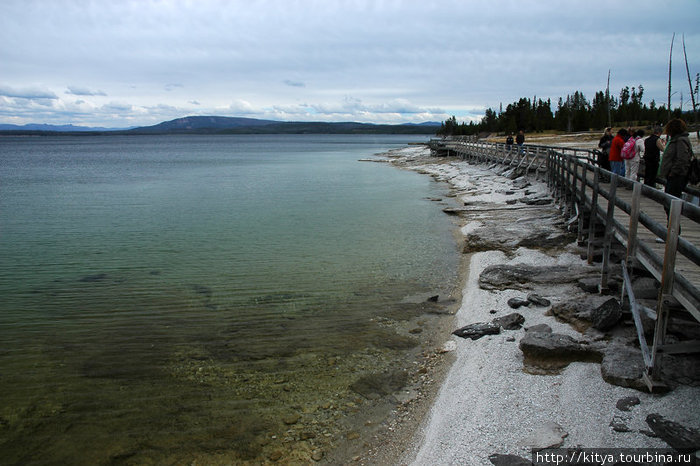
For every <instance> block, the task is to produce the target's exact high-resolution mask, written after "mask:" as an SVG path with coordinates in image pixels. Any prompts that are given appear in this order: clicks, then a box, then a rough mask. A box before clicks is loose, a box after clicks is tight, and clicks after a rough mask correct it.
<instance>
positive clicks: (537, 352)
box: [519, 331, 601, 374]
mask: <svg viewBox="0 0 700 466" xmlns="http://www.w3.org/2000/svg"><path fill="white" fill-rule="evenodd" d="M519 346H520V350H521V351H522V352H523V356H524V358H523V363H524V365H525V370H526V372H529V373H533V374H550V373H557V372H559V371H560V370H561V369H563V368H564V367H566V366H568V365H569V363H571V362H574V361H584V362H594V361H599V360H600V357H601V355H600V351H599V350H598V349H597V348H596V347H593V346H590V345H585V344H582V343H579V342H578V341H576V340H575V339H573V338H572V337H570V336H568V335H562V334H559V333H546V332H533V331H529V332H525V336H524V337H523V338H522V339H521V340H520V344H519Z"/></svg>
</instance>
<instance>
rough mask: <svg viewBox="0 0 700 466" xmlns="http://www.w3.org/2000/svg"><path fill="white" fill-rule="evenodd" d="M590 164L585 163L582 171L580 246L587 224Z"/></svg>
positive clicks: (579, 219)
mask: <svg viewBox="0 0 700 466" xmlns="http://www.w3.org/2000/svg"><path fill="white" fill-rule="evenodd" d="M587 177H588V164H587V163H584V164H583V167H582V169H581V202H580V203H579V217H578V237H577V238H576V239H577V241H578V243H579V245H581V246H582V245H583V243H582V242H583V225H584V222H585V219H584V217H585V213H586V187H587V185H588V179H587Z"/></svg>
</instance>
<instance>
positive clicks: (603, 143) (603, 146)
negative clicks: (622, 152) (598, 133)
mask: <svg viewBox="0 0 700 466" xmlns="http://www.w3.org/2000/svg"><path fill="white" fill-rule="evenodd" d="M612 140H613V135H612V128H605V132H604V133H603V137H601V138H600V141H599V142H598V148H599V149H600V151H601V153H602V154H603V155H602V156H601V157H599V160H598V165H600V167H601V168H604V169H606V170H610V160H609V159H608V157H609V156H610V143H612Z"/></svg>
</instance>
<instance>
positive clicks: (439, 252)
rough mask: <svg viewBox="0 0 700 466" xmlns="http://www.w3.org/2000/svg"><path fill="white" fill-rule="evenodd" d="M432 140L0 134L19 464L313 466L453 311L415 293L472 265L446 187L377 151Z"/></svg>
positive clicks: (0, 380) (7, 385) (6, 337)
mask: <svg viewBox="0 0 700 466" xmlns="http://www.w3.org/2000/svg"><path fill="white" fill-rule="evenodd" d="M411 139H413V140H424V139H425V138H415V137H413V138H411V137H410V136H408V137H407V136H401V137H397V136H325V135H314V136H310V135H303V136H301V135H300V136H186V137H183V136H109V137H57V138H56V137H41V138H34V137H31V138H14V137H6V138H0V450H2V451H3V459H2V463H3V464H33V463H34V464H190V463H191V462H193V461H198V462H199V463H197V464H200V463H201V464H206V463H222V464H226V463H229V464H230V463H234V464H245V463H250V464H260V463H261V462H263V461H267V460H270V459H279V460H281V461H284V460H286V461H291V462H294V461H305V460H308V459H309V457H310V455H312V454H313V452H314V451H323V452H326V453H328V452H330V451H331V450H332V449H333V448H334V447H336V446H338V445H339V444H340V443H342V441H343V439H347V433H348V431H353V429H358V432H359V434H360V436H361V435H362V425H363V424H362V422H363V420H366V418H367V416H369V414H367V413H372V412H378V411H377V410H378V409H379V406H380V405H381V403H382V400H384V399H385V398H387V396H388V395H389V393H388V392H389V391H390V388H385V385H386V384H387V383H388V384H389V386H390V387H396V386H400V385H401V383H403V378H402V377H403V376H402V371H403V369H406V368H410V367H411V363H412V361H413V360H414V359H415V357H416V354H417V353H418V352H419V351H420V350H421V339H420V337H419V336H418V337H416V336H415V334H414V333H415V332H414V333H413V334H412V333H409V332H406V331H405V330H406V328H408V327H409V326H415V325H414V322H415V321H416V319H418V320H417V321H418V322H419V323H420V324H422V325H430V323H431V322H432V320H431V319H434V316H432V314H428V317H426V315H425V307H424V306H423V305H418V304H411V303H412V302H416V301H420V300H416V299H410V297H414V296H416V295H421V294H425V293H428V294H430V293H434V294H437V293H438V292H440V293H441V294H443V295H444V294H445V293H446V292H447V290H449V289H450V287H451V286H452V285H453V280H454V275H455V272H456V269H457V261H458V253H457V250H456V245H455V244H454V240H453V237H452V235H451V231H452V228H453V227H454V225H452V223H451V222H450V220H449V218H448V217H446V216H445V215H444V214H443V213H442V212H441V210H440V208H439V207H438V205H437V204H436V203H435V202H431V201H430V200H428V199H429V198H432V197H438V196H440V195H442V194H444V193H443V192H442V191H443V190H444V189H445V187H444V186H441V185H439V184H437V183H435V182H434V181H432V180H430V179H429V178H428V177H425V176H421V175H418V174H415V173H412V172H407V171H402V170H398V169H396V168H393V167H391V166H387V165H384V164H376V163H366V162H359V161H358V159H360V158H365V157H371V156H372V154H374V153H377V152H381V151H385V150H388V149H391V148H396V147H400V146H402V145H404V144H405V143H406V142H408V141H410V140H411ZM407 297H408V298H409V299H407ZM431 316H432V317H431ZM404 373H405V372H404ZM377 374H383V375H384V376H386V374H393V375H391V376H389V377H388V378H387V377H384V376H382V377H383V378H382V377H379V378H378V379H376V380H379V381H380V382H378V383H375V382H373V380H375V379H373V378H372V377H374V376H376V375H377ZM387 380H388V382H387ZM358 381H360V382H359V385H358ZM373 384H374V385H373ZM382 384H384V385H382ZM392 384H393V385H392ZM375 385H376V387H375ZM368 386H369V387H370V388H369V389H368V388H367V387H368ZM371 387H374V388H371ZM375 408H376V409H375ZM375 414H376V413H375ZM363 416H364V417H363ZM349 419H352V420H354V421H349ZM352 422H355V423H356V424H359V427H358V426H357V425H355V424H353V423H352ZM360 441H362V440H361V439H360Z"/></svg>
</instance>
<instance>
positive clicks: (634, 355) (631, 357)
mask: <svg viewBox="0 0 700 466" xmlns="http://www.w3.org/2000/svg"><path fill="white" fill-rule="evenodd" d="M600 372H601V375H602V376H603V380H605V381H606V382H608V383H609V384H613V385H619V386H620V387H629V388H634V389H636V390H640V391H647V386H646V384H645V383H644V381H642V373H643V372H644V359H643V358H642V352H641V351H640V350H638V349H636V348H631V347H629V346H622V345H617V344H613V345H610V346H609V347H608V348H607V349H606V351H605V355H604V356H603V361H602V362H601V363H600Z"/></svg>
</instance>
